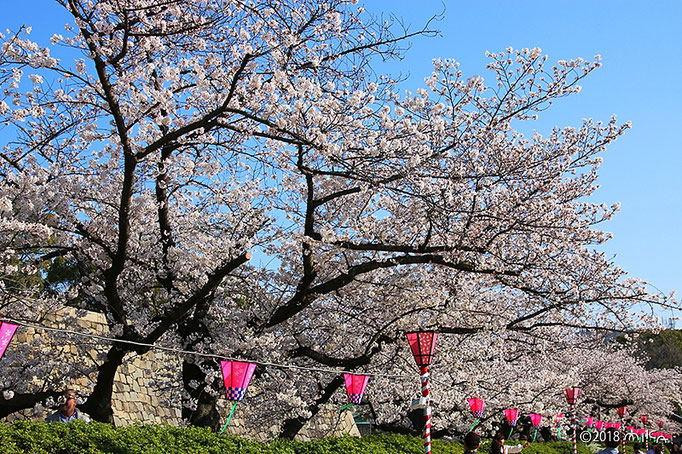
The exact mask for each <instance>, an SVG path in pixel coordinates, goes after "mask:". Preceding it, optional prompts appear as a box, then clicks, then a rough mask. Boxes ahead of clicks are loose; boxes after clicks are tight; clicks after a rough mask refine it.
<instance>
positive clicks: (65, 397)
mask: <svg viewBox="0 0 682 454" xmlns="http://www.w3.org/2000/svg"><path fill="white" fill-rule="evenodd" d="M76 398H77V396H76V392H75V391H74V390H72V389H67V390H66V391H64V392H63V393H62V395H61V396H60V397H59V400H58V402H59V410H57V411H56V412H54V413H52V414H51V415H50V416H48V417H47V418H46V419H45V422H71V421H74V420H76V419H80V420H81V421H85V422H90V417H89V416H88V415H86V414H85V413H83V412H81V411H80V410H78V409H77V408H76Z"/></svg>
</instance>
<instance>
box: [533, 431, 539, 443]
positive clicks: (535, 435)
mask: <svg viewBox="0 0 682 454" xmlns="http://www.w3.org/2000/svg"><path fill="white" fill-rule="evenodd" d="M537 436H538V429H535V433H534V434H533V443H535V437H537Z"/></svg>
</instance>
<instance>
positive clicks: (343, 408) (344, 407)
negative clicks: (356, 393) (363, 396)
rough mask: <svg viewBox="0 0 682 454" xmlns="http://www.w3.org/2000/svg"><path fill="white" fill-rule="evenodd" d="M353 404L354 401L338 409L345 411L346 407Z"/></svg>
mask: <svg viewBox="0 0 682 454" xmlns="http://www.w3.org/2000/svg"><path fill="white" fill-rule="evenodd" d="M353 405H355V404H354V403H350V404H346V405H344V406H343V407H341V408H339V410H338V411H343V410H345V409H346V408H350V407H352V406H353Z"/></svg>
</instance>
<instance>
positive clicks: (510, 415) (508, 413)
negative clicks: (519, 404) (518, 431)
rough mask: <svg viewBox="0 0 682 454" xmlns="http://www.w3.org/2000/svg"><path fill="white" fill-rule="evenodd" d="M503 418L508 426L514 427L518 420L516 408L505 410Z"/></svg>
mask: <svg viewBox="0 0 682 454" xmlns="http://www.w3.org/2000/svg"><path fill="white" fill-rule="evenodd" d="M504 416H505V417H506V418H507V422H508V423H509V425H510V426H512V427H515V426H516V421H518V419H519V410H518V409H516V408H507V409H506V410H505V411H504Z"/></svg>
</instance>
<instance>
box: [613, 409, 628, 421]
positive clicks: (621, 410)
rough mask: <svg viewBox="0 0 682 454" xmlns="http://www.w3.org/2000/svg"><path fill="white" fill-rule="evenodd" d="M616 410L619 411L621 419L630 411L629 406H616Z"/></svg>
mask: <svg viewBox="0 0 682 454" xmlns="http://www.w3.org/2000/svg"><path fill="white" fill-rule="evenodd" d="M616 411H617V412H618V416H620V419H623V418H625V413H627V411H628V407H618V408H616Z"/></svg>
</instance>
